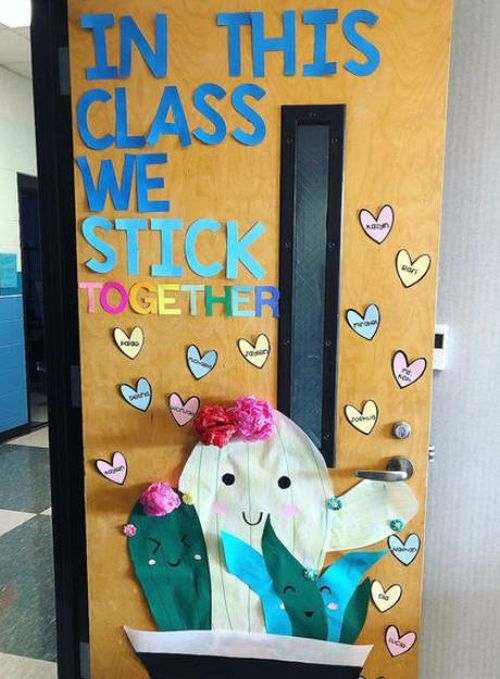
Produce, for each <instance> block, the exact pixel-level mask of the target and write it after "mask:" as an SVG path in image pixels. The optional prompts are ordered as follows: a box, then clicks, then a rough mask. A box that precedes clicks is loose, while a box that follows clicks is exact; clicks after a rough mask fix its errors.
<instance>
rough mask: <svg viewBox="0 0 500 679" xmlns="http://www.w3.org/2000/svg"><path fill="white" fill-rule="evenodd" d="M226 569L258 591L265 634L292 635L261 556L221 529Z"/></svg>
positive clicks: (254, 590) (286, 615)
mask: <svg viewBox="0 0 500 679" xmlns="http://www.w3.org/2000/svg"><path fill="white" fill-rule="evenodd" d="M221 540H222V544H223V547H224V555H225V559H226V566H227V570H228V571H229V572H230V573H231V574H232V575H235V576H236V577H237V578H239V579H240V580H241V581H242V582H244V583H245V585H248V587H250V589H251V590H252V591H253V592H255V594H257V596H258V597H259V598H260V600H261V602H262V610H263V613H264V622H265V626H266V632H267V633H268V634H280V635H285V636H291V635H292V625H291V623H290V618H289V617H288V614H287V612H286V611H285V609H284V607H283V602H282V601H281V599H280V598H279V596H278V595H277V594H276V591H275V589H274V585H273V581H272V579H271V576H270V575H269V571H268V570H267V568H266V563H265V561H264V557H263V556H262V554H260V552H258V551H257V550H256V549H254V548H253V547H250V545H247V543H246V542H243V540H240V539H239V538H237V537H235V536H234V535H230V534H229V533H225V532H224V531H222V533H221Z"/></svg>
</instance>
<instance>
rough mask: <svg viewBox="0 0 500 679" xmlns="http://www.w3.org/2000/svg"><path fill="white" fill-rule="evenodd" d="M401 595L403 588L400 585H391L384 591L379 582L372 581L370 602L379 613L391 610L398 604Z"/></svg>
mask: <svg viewBox="0 0 500 679" xmlns="http://www.w3.org/2000/svg"><path fill="white" fill-rule="evenodd" d="M402 594H403V588H402V587H401V585H391V586H390V587H389V588H388V589H384V587H383V585H382V583H381V582H380V581H379V580H374V581H373V582H372V588H371V596H372V601H373V603H374V605H375V608H377V609H378V610H379V611H380V612H381V613H385V612H386V611H390V610H391V608H394V606H395V605H396V604H397V603H398V601H399V600H400V599H401V596H402Z"/></svg>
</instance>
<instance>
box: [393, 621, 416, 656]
mask: <svg viewBox="0 0 500 679" xmlns="http://www.w3.org/2000/svg"><path fill="white" fill-rule="evenodd" d="M416 641H417V635H416V634H415V632H406V633H405V634H403V635H402V636H400V634H399V630H398V628H397V627H396V625H389V627H388V628H387V629H386V631H385V644H386V646H387V650H388V651H389V653H390V654H391V655H392V657H393V658H395V657H396V656H398V655H403V653H408V651H411V649H412V648H413V647H414V646H415V643H416Z"/></svg>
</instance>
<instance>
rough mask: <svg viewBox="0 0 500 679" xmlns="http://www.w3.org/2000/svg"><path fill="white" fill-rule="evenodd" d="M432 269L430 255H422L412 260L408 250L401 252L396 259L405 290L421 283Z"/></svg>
mask: <svg viewBox="0 0 500 679" xmlns="http://www.w3.org/2000/svg"><path fill="white" fill-rule="evenodd" d="M430 268H431V258H430V256H429V255H420V257H416V258H415V259H412V258H411V256H410V253H409V252H408V250H400V251H399V252H398V256H397V258H396V269H397V271H398V276H399V278H400V279H401V283H402V284H403V285H404V286H405V288H411V287H412V285H416V284H417V283H419V282H420V281H421V280H422V278H424V276H426V275H427V273H428V271H429V269H430Z"/></svg>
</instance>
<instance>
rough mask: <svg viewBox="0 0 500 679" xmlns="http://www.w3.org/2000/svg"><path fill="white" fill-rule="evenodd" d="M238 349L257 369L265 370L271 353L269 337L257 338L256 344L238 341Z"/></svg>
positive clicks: (261, 336)
mask: <svg viewBox="0 0 500 679" xmlns="http://www.w3.org/2000/svg"><path fill="white" fill-rule="evenodd" d="M238 349H239V350H240V353H241V355H242V356H243V358H244V359H245V360H247V361H248V362H249V363H250V364H251V365H253V366H255V367H256V368H263V367H264V366H265V364H266V361H267V359H268V358H269V354H270V353H271V342H270V341H269V337H267V335H264V334H261V335H259V336H258V337H257V339H256V341H255V344H251V342H249V341H248V340H246V339H239V340H238Z"/></svg>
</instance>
